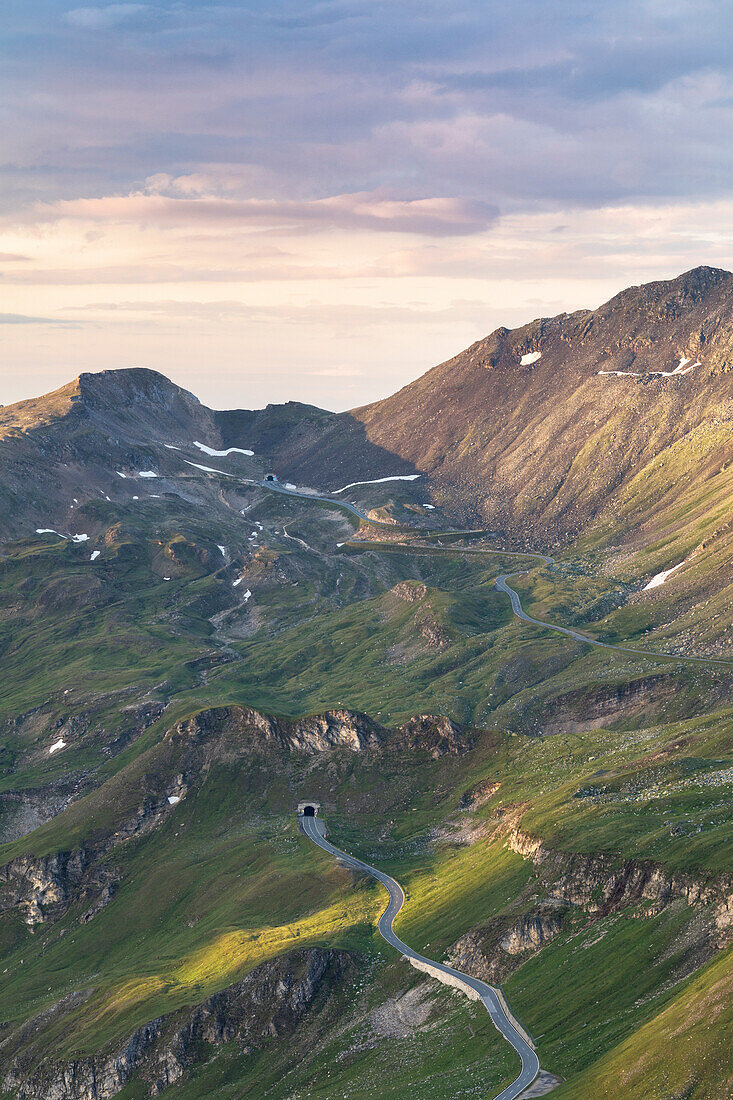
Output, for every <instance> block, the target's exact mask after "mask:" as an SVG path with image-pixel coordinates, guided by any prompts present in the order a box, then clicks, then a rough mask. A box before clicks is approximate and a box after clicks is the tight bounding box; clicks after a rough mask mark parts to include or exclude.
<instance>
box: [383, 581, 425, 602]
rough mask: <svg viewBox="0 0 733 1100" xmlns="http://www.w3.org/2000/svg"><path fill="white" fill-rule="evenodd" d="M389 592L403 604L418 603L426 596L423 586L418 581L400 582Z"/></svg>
mask: <svg viewBox="0 0 733 1100" xmlns="http://www.w3.org/2000/svg"><path fill="white" fill-rule="evenodd" d="M390 591H391V593H392V595H393V596H396V597H397V599H398V600H403V601H404V603H419V602H420V600H424V599H425V597H426V596H427V594H428V590H427V588H426V587H425V585H424V584H421V583H420V582H419V581H400V582H399V584H396V585H395V586H394V588H392V589H390Z"/></svg>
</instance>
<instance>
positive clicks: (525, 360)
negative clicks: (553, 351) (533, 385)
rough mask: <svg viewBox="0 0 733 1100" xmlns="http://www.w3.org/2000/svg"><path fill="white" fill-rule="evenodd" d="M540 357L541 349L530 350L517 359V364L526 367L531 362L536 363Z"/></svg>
mask: <svg viewBox="0 0 733 1100" xmlns="http://www.w3.org/2000/svg"><path fill="white" fill-rule="evenodd" d="M541 358H542V352H541V351H530V352H528V353H527V354H526V355H523V356H522V358H521V359H520V360H519V365H520V366H521V367H528V366H530V364H531V363H536V362H537V360H538V359H541Z"/></svg>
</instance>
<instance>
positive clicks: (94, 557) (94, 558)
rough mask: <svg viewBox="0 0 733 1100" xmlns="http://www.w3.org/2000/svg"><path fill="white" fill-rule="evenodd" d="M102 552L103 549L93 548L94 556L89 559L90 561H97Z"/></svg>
mask: <svg viewBox="0 0 733 1100" xmlns="http://www.w3.org/2000/svg"><path fill="white" fill-rule="evenodd" d="M101 553H102V551H101V550H92V556H91V558H90V559H89V560H90V561H96V560H97V558H98V557H99V555H100V554H101Z"/></svg>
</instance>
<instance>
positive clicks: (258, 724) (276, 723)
mask: <svg viewBox="0 0 733 1100" xmlns="http://www.w3.org/2000/svg"><path fill="white" fill-rule="evenodd" d="M383 733H384V731H383V729H382V727H381V726H379V725H378V724H377V723H376V722H374V721H372V719H371V718H369V717H368V716H367V715H366V714H360V713H359V712H357V711H349V710H329V711H326V712H325V713H324V714H315V715H308V716H307V717H305V718H298V719H284V718H272V717H270V716H269V715H265V714H260V713H259V712H258V711H256V710H252V709H251V708H249V707H239V706H232V707H214V708H212V709H211V710H204V711H201V712H200V713H199V714H196V715H194V717H192V718H188V719H186V720H185V721H184V722H179V723H178V724H177V725H176V726H174V727H173V729H172V730H170V731H169V732H168V733H167V734H166V739H168V740H172V741H183V742H188V743H189V744H195V743H199V744H203V743H205V742H210V741H212V740H213V739H216V738H219V737H221V738H222V743H223V744H224V743H225V742H229V744H230V745H232V746H233V745H234V744H236V745H237V747H238V748H239V749H240V751H241V750H244V751H247V749H249V750H250V751H257V750H259V751H263V750H283V749H284V750H286V751H290V752H303V753H319V752H325V751H327V750H328V749H334V748H346V749H350V750H352V751H353V752H361V751H363V750H364V749H370V748H371V749H375V748H378V746H379V744H380V742H381V735H382V734H383Z"/></svg>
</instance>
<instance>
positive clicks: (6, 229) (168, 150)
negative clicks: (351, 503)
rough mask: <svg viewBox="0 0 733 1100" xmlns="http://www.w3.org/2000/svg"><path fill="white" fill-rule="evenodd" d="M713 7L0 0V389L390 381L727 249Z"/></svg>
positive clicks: (731, 199)
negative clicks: (103, 373)
mask: <svg viewBox="0 0 733 1100" xmlns="http://www.w3.org/2000/svg"><path fill="white" fill-rule="evenodd" d="M732 30H733V12H731V9H730V6H729V5H728V4H726V3H725V2H724V0H715V2H712V0H690V2H688V0H633V2H630V0H629V2H627V0H607V2H606V3H603V4H601V3H598V0H553V2H552V3H548V2H547V0H507V2H504V0H501V2H497V0H450V2H448V0H440V2H438V0H419V2H418V0H389V2H384V0H326V2H317V0H316V2H312V3H304V2H296V0H268V2H266V3H261V2H259V0H251V2H249V3H239V2H237V0H155V2H153V3H145V2H140V3H137V2H120V3H112V4H108V3H103V4H96V3H88V4H84V3H82V4H81V5H79V4H76V3H74V2H73V0H72V2H71V3H69V2H68V0H66V2H62V0H4V2H3V19H2V25H1V26H0V292H1V294H2V297H1V298H0V348H1V349H2V358H1V359H0V403H3V404H8V403H10V402H12V401H15V400H18V399H21V398H23V397H28V396H31V395H34V394H37V393H42V392H45V391H47V390H50V389H53V388H55V387H57V386H60V385H62V384H64V383H65V382H67V381H68V380H69V379H71V378H73V377H74V376H75V375H77V374H79V373H80V372H82V371H90V370H91V371H95V370H103V369H109V368H115V367H127V366H146V367H150V368H152V369H155V370H159V371H161V372H163V373H164V374H166V375H168V376H169V377H171V378H173V379H174V380H175V381H176V382H178V383H180V384H181V385H183V386H186V387H187V388H188V389H191V390H193V391H194V392H195V393H196V394H197V395H198V396H199V397H200V398H201V399H202V400H203V401H205V402H206V403H207V404H209V405H212V406H213V407H217V408H229V407H238V408H243V407H260V406H262V405H264V404H266V403H268V402H273V401H284V400H290V399H293V400H300V401H307V402H310V403H313V404H318V405H322V406H324V407H326V408H331V409H344V408H350V407H354V406H356V405H359V404H363V403H365V402H368V401H371V400H374V399H377V398H379V397H382V396H385V395H386V394H388V393H391V392H394V391H395V390H396V389H398V388H399V387H400V386H402V385H404V384H405V383H406V382H408V381H410V380H411V379H412V378H414V377H416V376H417V375H419V374H421V373H422V372H423V371H424V370H427V369H428V368H429V367H431V366H433V365H434V364H435V363H438V362H441V361H442V360H445V359H447V358H449V357H451V356H452V355H454V354H456V353H457V352H458V351H460V350H461V349H462V348H464V347H466V346H468V345H469V344H471V343H472V342H473V341H475V340H477V339H480V338H481V337H483V336H485V335H487V334H488V333H489V332H491V331H492V330H493V329H494V328H496V327H497V326H498V325H502V324H504V325H507V326H509V327H512V326H515V325H518V324H521V323H523V322H525V321H528V320H531V319H532V318H534V317H537V316H548V315H553V314H556V313H559V312H562V311H571V310H574V309H579V308H592V307H595V306H597V305H599V304H600V303H601V302H603V301H605V300H607V299H608V298H609V297H611V296H612V295H613V294H614V293H615V292H617V291H618V290H620V289H622V288H623V287H625V286H628V285H632V284H637V283H641V282H647V281H649V280H652V279H659V278H671V277H674V276H675V275H677V274H680V273H681V272H682V271H685V270H687V269H689V268H691V267H694V266H697V265H698V264H702V263H705V264H711V265H714V266H719V267H731V266H733V258H732V256H731V251H732V250H731V245H732V243H733V242H732V237H733V193H732V190H733V188H732V184H731V181H732V180H733V142H731V140H730V137H731V132H732V126H731V124H732V123H733V51H731V50H730V41H731V32H732Z"/></svg>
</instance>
